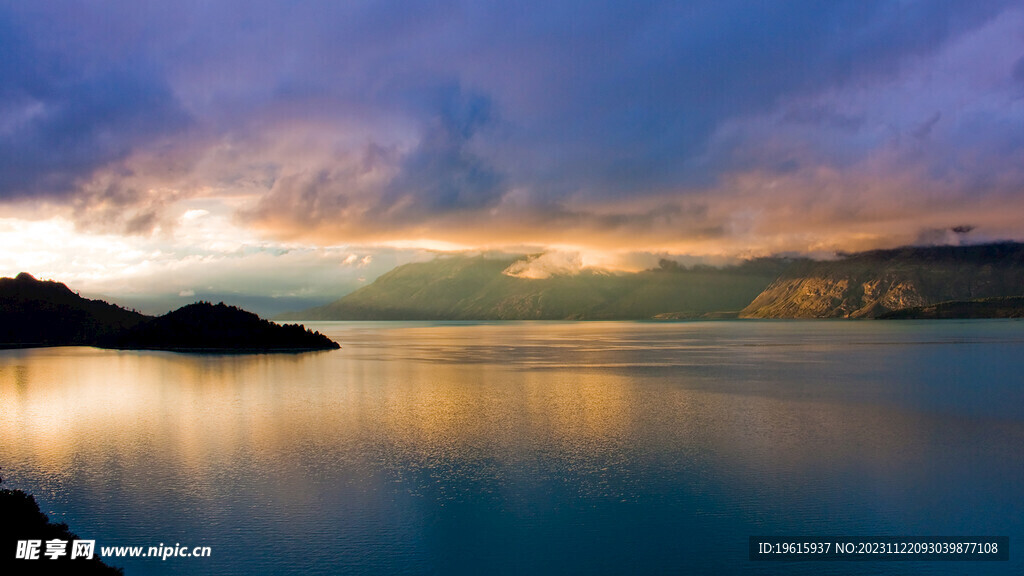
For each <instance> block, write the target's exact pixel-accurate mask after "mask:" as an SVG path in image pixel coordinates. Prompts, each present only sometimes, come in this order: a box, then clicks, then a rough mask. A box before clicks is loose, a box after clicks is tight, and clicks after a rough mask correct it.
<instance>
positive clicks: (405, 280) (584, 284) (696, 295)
mask: <svg viewBox="0 0 1024 576" xmlns="http://www.w3.org/2000/svg"><path fill="white" fill-rule="evenodd" d="M529 260H530V259H529V258H528V257H523V256H507V257H500V258H497V257H483V256H476V257H470V256H461V255H459V256H444V257H439V258H437V259H435V260H433V261H430V262H423V263H415V264H406V265H404V266H399V267H398V268H395V269H394V270H392V271H390V272H388V273H387V274H384V275H383V276H381V277H379V278H378V279H377V280H376V281H375V282H373V283H372V284H370V285H368V286H365V287H363V288H361V289H360V290H357V291H355V292H353V293H351V294H349V295H347V296H345V297H343V298H341V299H339V300H337V301H335V302H333V303H331V304H328V305H326V306H320V307H316V308H310V309H307V310H303V311H298V312H292V313H288V314H283V315H281V316H278V318H281V319H304V320H642V319H667V320H671V319H691V318H729V317H737V316H738V317H740V318H874V317H877V316H880V315H882V314H886V313H889V312H891V311H894V310H902V309H906V308H913V307H921V306H930V305H935V304H938V303H940V302H950V301H954V302H956V301H968V300H976V299H979V298H997V297H1012V296H1019V295H1024V245H1022V244H1018V243H1012V242H1003V243H994V244H983V245H974V246H935V247H906V248H899V249H895V250H875V251H870V252H861V253H855V254H846V255H841V256H840V257H839V258H838V259H836V260H830V261H814V260H807V259H790V258H764V259H759V260H754V261H749V262H746V263H743V264H740V265H737V266H728V267H722V268H714V267H710V266H699V265H698V266H693V267H685V266H682V265H680V264H678V263H676V262H672V261H667V260H665V261H662V262H661V265H660V266H659V267H658V268H655V269H651V270H645V271H642V272H636V273H628V274H627V273H623V274H616V273H610V272H603V271H600V270H595V269H588V268H582V269H580V270H577V271H575V272H573V273H558V272H557V271H556V272H554V273H551V274H550V275H545V276H543V277H538V276H537V275H533V277H530V275H524V274H522V273H521V272H522V271H523V270H524V269H527V268H528V266H526V265H525V264H524V262H529ZM969 308H970V309H971V312H970V314H973V315H978V314H981V315H984V314H986V311H991V313H992V314H996V313H997V312H995V311H996V310H999V312H998V314H1001V315H1005V314H1007V312H1006V307H1005V306H1002V307H994V306H992V305H985V306H973V307H969ZM967 309H968V307H962V306H961V307H953V308H950V310H953V311H954V312H947V313H948V314H953V313H955V311H956V310H964V311H966V310H967ZM965 313H966V312H965Z"/></svg>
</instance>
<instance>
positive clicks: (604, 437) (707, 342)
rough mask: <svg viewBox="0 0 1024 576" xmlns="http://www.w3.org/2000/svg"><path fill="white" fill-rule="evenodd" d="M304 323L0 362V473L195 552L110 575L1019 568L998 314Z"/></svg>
mask: <svg viewBox="0 0 1024 576" xmlns="http://www.w3.org/2000/svg"><path fill="white" fill-rule="evenodd" d="M308 326H310V327H312V328H314V329H317V330H320V331H321V332H324V333H326V334H327V335H329V336H331V337H332V338H334V339H335V340H337V341H338V342H339V343H341V345H342V349H341V350H336V351H330V352H315V353H306V354H297V355H237V356H217V355H185V354H175V353H167V352H124V351H110V350H99V349H93V348H45V349H32V350H7V351H0V466H2V467H3V476H4V478H5V480H6V481H5V483H4V485H5V486H6V487H11V488H22V489H25V490H27V491H30V492H32V493H33V494H35V495H36V497H37V499H38V500H39V501H40V504H41V507H42V508H43V510H44V512H46V513H48V514H49V515H50V517H51V520H54V521H60V522H67V523H68V524H69V525H70V526H71V529H72V530H73V531H75V532H77V533H78V534H79V535H81V536H83V537H85V538H94V539H95V540H96V541H97V547H101V546H145V547H148V546H158V545H160V544H164V545H175V544H181V545H183V546H188V547H192V546H209V547H210V548H211V551H212V555H211V556H210V557H208V558H169V559H167V560H166V561H162V560H160V559H157V558H134V559H114V560H111V561H110V562H111V563H112V564H115V565H119V566H124V567H125V568H126V573H127V574H128V575H129V576H131V575H133V574H239V575H241V574H245V575H251V574H254V573H260V574H277V575H290V574H296V575H297V574H303V575H309V574H576V573H578V574H627V573H634V574H681V573H720V574H721V573H730V572H734V573H735V572H739V573H751V574H793V573H796V574H862V573H874V574H961V573H965V572H969V573H982V574H1011V573H1017V574H1019V573H1022V572H1024V558H1022V553H1024V550H1022V548H1021V543H1022V542H1024V498H1022V495H1024V322H1019V321H962V322H960V321H931V322H917V321H904V322H884V321H722V322H679V323H632V322H578V323H572V322H564V323H563V322H512V323H400V322H351V323H343V322H337V323H328V322H324V323H311V324H308ZM762 535H776V536H785V537H787V538H788V537H793V538H794V539H801V538H808V537H822V536H829V537H832V536H839V535H842V536H862V537H871V536H879V535H893V536H906V535H921V536H937V535H948V536H1009V537H1010V559H1009V561H1002V562H968V563H964V562H881V561H868V562H815V561H811V562H765V561H751V560H750V559H749V558H748V542H749V540H748V539H749V537H750V536H762Z"/></svg>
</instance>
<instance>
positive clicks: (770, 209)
mask: <svg viewBox="0 0 1024 576" xmlns="http://www.w3.org/2000/svg"><path fill="white" fill-rule="evenodd" d="M37 4H38V5H37ZM1012 6H1013V4H1012V3H1009V2H985V3H977V2H967V1H954V2H942V3H934V2H921V3H910V4H908V3H893V2H882V1H865V2H857V3H823V2H815V1H804V2H791V3H750V2H741V1H738V0H727V1H723V2H715V3H706V2H705V3H700V2H647V3H641V4H637V3H633V2H614V1H610V2H557V3H551V2H526V3H519V4H515V5H510V4H506V3H493V2H460V1H445V2H419V1H412V2H402V3H401V4H400V5H396V4H393V3H389V2H383V3H337V2H309V3H303V4H301V5H294V4H293V3H283V2H272V1H268V0H256V1H255V2H246V3H242V2H240V1H237V2H236V1H233V0H230V1H225V2H217V3H213V4H210V3H194V2H181V3H175V4H172V5H154V4H149V3H147V4H142V5H139V4H137V3H133V4H131V5H129V4H128V3H127V2H123V1H111V2H104V3H88V4H81V3H75V2H67V3H65V2H55V3H42V4H39V3H36V4H31V3H29V4H26V3H8V4H4V5H2V6H0V48H3V50H4V54H5V58H4V59H3V62H0V174H3V177H2V178H0V202H3V203H4V204H5V206H8V207H10V206H14V203H16V202H17V203H22V204H25V203H31V204H34V205H35V206H36V210H37V211H41V212H44V213H55V214H61V215H63V216H65V217H67V218H69V219H72V220H73V221H74V222H75V223H76V226H77V230H79V231H81V232H89V233H94V234H103V233H109V234H118V235H136V236H141V237H145V236H147V235H159V234H170V233H171V232H170V231H172V230H174V229H176V228H181V227H186V228H188V227H189V226H191V224H190V223H189V222H190V219H188V218H186V219H181V218H180V216H181V215H182V214H183V213H184V209H183V206H185V205H186V204H188V205H192V204H194V203H195V202H198V201H202V200H210V201H211V202H215V203H218V205H219V206H221V207H227V209H229V210H230V211H231V213H232V215H233V216H232V217H233V220H232V222H233V223H234V224H236V225H238V226H242V227H246V228H247V229H249V230H250V231H251V232H252V234H254V235H256V236H258V237H259V238H261V239H266V240H273V241H274V242H292V243H317V244H322V245H341V244H352V243H359V244H363V245H374V244H376V245H390V246H394V245H398V244H403V243H404V245H410V246H411V245H417V246H426V245H428V244H429V245H432V246H438V245H451V246H453V247H481V248H488V247H507V246H532V247H539V248H546V247H550V246H555V247H562V248H564V249H565V250H566V251H569V252H571V251H573V250H581V249H594V250H605V251H618V252H630V251H634V252H636V251H647V252H651V253H656V252H665V251H671V252H675V253H679V252H682V251H691V250H692V251H697V252H701V253H705V254H724V253H726V252H729V253H733V254H744V253H752V252H764V251H768V250H787V251H790V250H795V251H815V250H821V249H823V248H824V247H831V246H837V247H841V248H844V249H852V248H853V247H854V246H867V247H871V246H873V245H889V244H892V243H896V242H901V241H913V240H914V239H915V238H917V236H918V234H919V233H923V232H922V231H926V230H928V229H938V230H945V229H948V228H949V227H950V226H955V225H958V224H960V223H961V222H962V221H964V220H962V219H966V220H967V221H970V222H972V223H974V224H975V225H976V226H977V227H978V230H977V234H976V235H977V236H979V237H981V236H986V235H992V236H1000V235H1002V236H1006V237H1022V236H1024V230H1022V229H1021V227H1020V225H1019V224H1015V223H1012V222H1010V221H1008V220H1007V218H1006V217H1005V214H1006V212H1007V207H1015V206H1017V205H1018V204H1019V203H1020V202H1019V201H1018V200H1017V197H1018V196H1019V191H1020V190H1021V188H1022V186H1024V169H1021V168H1020V166H1024V136H1022V134H1024V111H1022V109H1021V108H1020V102H1021V95H1022V92H1021V77H1022V72H1021V70H1022V69H1024V68H1022V66H1024V65H1022V64H1021V62H1022V57H1021V55H1022V54H1024V39H1022V37H1021V36H1020V35H1019V33H1018V32H1017V31H1018V30H1019V29H1020V26H1021V25H1024V16H1022V12H1021V11H1020V10H1019V9H1018V8H1012ZM190 203H192V204H190ZM42 206H45V209H43V208H40V207H42ZM26 210H28V209H26ZM958 214H960V215H959V216H958ZM195 219H196V220H204V219H205V217H202V218H199V217H197V218H195ZM846 244H849V245H848V246H847V245H846ZM374 264H376V262H374Z"/></svg>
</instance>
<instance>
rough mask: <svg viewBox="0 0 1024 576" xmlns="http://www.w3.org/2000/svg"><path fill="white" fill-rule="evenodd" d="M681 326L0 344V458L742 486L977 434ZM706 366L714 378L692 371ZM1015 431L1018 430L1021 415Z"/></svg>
mask: <svg viewBox="0 0 1024 576" xmlns="http://www.w3.org/2000/svg"><path fill="white" fill-rule="evenodd" d="M670 329H671V330H679V331H681V333H682V336H679V337H678V338H677V339H676V341H674V342H675V344H672V342H673V340H671V339H669V340H668V342H669V343H668V344H666V340H665V339H664V338H661V336H659V334H663V333H666V332H667V333H669V334H670V335H671V334H672V333H671V332H670ZM685 330H686V328H685V327H682V328H679V327H675V328H672V327H670V328H668V329H667V328H665V327H663V326H660V325H659V326H640V327H637V326H636V325H629V324H625V325H619V324H602V323H591V324H579V325H577V324H565V325H558V324H555V325H541V326H538V325H529V324H510V325H483V326H454V327H453V326H433V327H410V328H401V327H383V328H381V327H369V328H367V327H361V328H356V329H350V328H346V329H345V330H344V331H342V330H341V329H339V331H338V333H337V334H334V336H335V337H337V338H339V339H340V340H342V342H343V343H344V344H345V347H344V348H343V349H342V350H339V351H333V352H323V353H312V354H300V355H238V356H213V355H209V356H204V355H181V354H173V353H163V352H118V351H109V350H98V349H91V348H53V349H38V350H22V351H7V352H3V353H0V414H2V417H0V436H2V438H3V444H4V447H3V449H2V452H0V455H2V456H4V457H5V458H7V459H8V462H3V464H4V465H5V466H8V467H9V466H11V465H12V464H16V463H18V462H21V463H29V462H30V463H31V465H32V467H34V468H36V469H38V470H40V472H41V473H43V474H46V475H49V476H53V477H59V476H61V475H64V474H68V473H70V472H69V471H72V470H76V469H81V468H82V467H95V468H98V469H101V468H103V467H104V466H109V465H112V464H111V463H116V464H118V465H120V466H126V467H128V468H132V467H145V466H147V465H148V464H156V463H160V465H161V466H164V467H168V468H177V469H180V470H182V471H184V473H187V474H189V475H192V476H196V477H202V478H204V479H205V480H204V481H205V482H207V483H211V484H213V483H215V482H216V481H217V480H216V478H218V476H216V474H217V471H216V467H217V466H219V465H220V463H224V464H225V465H226V466H231V465H232V463H237V462H239V461H249V462H252V461H255V462H257V463H267V464H268V465H273V463H275V462H281V461H285V462H288V463H289V464H290V465H292V466H294V467H296V468H297V469H300V470H304V471H305V472H306V473H308V474H313V475H315V474H326V475H329V474H331V473H332V470H334V469H335V468H337V467H339V466H341V464H339V463H340V462H344V464H345V466H349V467H351V468H352V469H355V470H363V471H364V472H365V473H366V474H373V473H380V472H381V471H382V470H384V471H387V470H391V471H392V473H394V474H397V475H399V476H400V475H401V474H402V472H401V471H399V472H395V470H398V469H402V468H403V467H405V468H409V467H410V466H413V467H415V466H419V467H424V468H429V467H439V466H440V467H443V466H448V465H452V463H455V462H463V463H465V462H470V463H476V464H479V465H480V466H493V465H497V466H498V467H499V468H501V470H500V471H498V472H494V471H493V470H492V471H491V472H490V473H494V474H498V475H499V476H500V475H504V476H506V477H512V476H514V475H515V474H516V470H515V469H516V467H518V466H534V467H537V466H541V465H540V464H537V460H538V459H539V458H552V459H556V460H560V461H563V462H566V463H567V466H570V467H573V466H575V467H577V469H578V470H577V471H582V472H581V473H582V474H584V475H586V474H592V475H596V476H598V477H600V476H602V474H604V472H606V471H607V469H608V468H609V467H614V466H618V467H620V468H621V470H620V471H619V472H620V473H621V474H620V480H621V479H623V478H626V479H627V480H628V469H629V468H630V467H643V466H655V467H656V468H657V467H658V466H661V467H663V468H665V469H671V470H675V473H680V472H679V470H680V469H679V467H680V466H682V470H684V471H685V470H690V471H691V472H692V473H693V474H694V475H698V476H699V475H700V474H706V473H707V471H706V468H707V467H708V466H717V467H723V468H727V469H732V470H734V471H735V477H736V482H738V483H741V484H742V483H744V482H750V481H751V480H750V479H756V482H760V483H762V484H763V485H765V486H768V487H774V488H775V489H778V490H782V491H784V490H787V489H788V488H787V483H792V481H793V478H794V477H804V476H806V477H808V478H811V477H814V478H819V479H820V477H822V476H825V477H828V476H830V475H834V474H838V473H840V472H841V471H842V470H843V469H844V467H845V465H846V464H845V463H855V464H856V465H857V466H858V467H859V469H860V471H861V473H866V474H868V475H869V476H873V477H878V478H883V477H884V478H890V477H892V476H893V474H898V475H903V476H906V477H907V478H912V477H917V476H919V475H921V474H924V472H922V471H921V469H920V468H917V469H915V468H914V467H913V465H914V464H915V463H921V462H924V461H925V459H926V458H927V457H929V455H930V454H931V452H926V453H921V452H920V451H919V448H920V447H921V446H932V445H933V444H934V437H935V435H936V434H939V435H942V434H953V433H965V434H973V433H975V431H973V430H972V429H970V426H971V424H970V422H969V421H964V422H961V421H958V420H956V419H950V418H944V419H943V420H942V421H943V425H942V427H941V428H936V423H935V421H933V420H931V419H930V418H929V417H928V416H927V415H921V414H916V415H915V414H914V413H908V412H906V411H904V410H902V409H899V408H894V407H891V406H886V405H884V404H872V403H858V402H853V403H851V402H846V401H831V400H830V399H828V398H824V399H822V398H819V397H813V396H811V397H801V392H800V391H801V390H802V389H803V387H804V386H805V385H807V383H804V382H796V383H791V382H775V383H773V385H775V386H776V388H778V389H783V388H784V389H787V390H790V392H789V393H788V395H783V396H779V395H778V394H774V393H765V392H764V387H763V386H762V387H761V388H758V387H757V386H755V385H754V383H752V382H753V380H752V381H751V382H730V381H729V378H734V379H735V378H738V377H739V376H742V375H743V374H748V375H751V374H752V375H754V376H756V374H757V373H756V372H734V371H735V370H737V369H738V368H736V367H743V366H745V365H748V364H751V365H756V364H757V363H759V362H764V361H765V360H764V359H765V357H766V351H765V349H763V348H762V347H760V346H756V345H755V346H746V347H743V346H740V347H732V348H730V349H729V350H727V351H726V352H724V353H723V352H722V351H718V352H715V351H714V350H711V349H709V348H707V346H708V345H707V343H706V342H704V341H702V340H701V339H699V338H692V337H691V335H687V334H686V332H685ZM652 333H653V334H654V337H656V338H655V339H654V340H652V339H651V338H652V336H651V334H652ZM652 350H653V352H652ZM770 353H771V354H775V353H776V352H770ZM716 354H717V356H716ZM799 354H803V355H804V357H805V358H806V360H807V362H806V364H807V365H813V364H814V361H816V360H817V361H820V360H821V358H819V357H816V356H815V355H814V354H813V353H808V352H807V350H806V349H796V350H790V351H783V353H779V356H780V357H784V358H783V360H780V362H781V361H785V360H786V358H788V357H790V356H792V355H799ZM723 359H724V360H723ZM701 361H703V362H705V363H706V364H708V365H709V366H711V367H712V368H714V369H715V370H718V371H719V373H718V374H717V375H715V376H714V377H713V378H709V377H707V376H705V375H704V373H703V372H700V371H693V370H689V369H688V368H687V366H689V365H691V364H700V362H701ZM716 362H723V363H727V364H726V365H724V366H715V365H714V364H715V363H716ZM723 373H724V374H725V375H726V376H727V378H722V376H721V374H723ZM737 375H739V376H737ZM796 377H797V378H800V376H796ZM1007 430H1009V432H1008V433H1009V434H1011V435H1017V436H1018V437H1019V436H1020V435H1021V432H1020V426H1019V423H1017V424H1011V425H1009V427H1008V429H1007ZM826 455H827V457H826ZM487 462H491V463H492V464H486V463H487ZM495 462H496V464H493V463H495ZM680 462H683V464H680ZM825 462H827V463H828V465H827V466H826V465H825V464H824V463H825ZM212 463H217V466H215V465H214V464H212ZM410 463H412V464H410ZM476 464H474V465H476ZM332 467H334V468H332ZM360 467H361V468H360ZM683 473H685V472H683ZM306 480H308V478H305V477H303V476H302V475H301V474H300V475H298V476H297V479H296V481H306ZM590 480H593V478H590ZM588 481H589V480H588ZM598 481H603V480H601V479H600V478H598ZM581 482H582V480H581ZM627 484H628V483H627ZM581 489H582V488H581ZM588 489H594V487H593V486H591V487H589V488H588ZM607 489H608V490H612V489H611V488H607ZM628 490H629V487H628V485H624V486H620V487H619V488H618V491H619V492H620V493H621V492H624V491H628ZM626 496H628V494H627V495H626ZM289 497H296V496H294V495H291V496H289Z"/></svg>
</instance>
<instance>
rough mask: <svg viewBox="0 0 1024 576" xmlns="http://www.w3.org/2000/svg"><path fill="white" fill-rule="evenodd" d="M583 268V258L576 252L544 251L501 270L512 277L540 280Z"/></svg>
mask: <svg viewBox="0 0 1024 576" xmlns="http://www.w3.org/2000/svg"><path fill="white" fill-rule="evenodd" d="M582 269H583V258H582V256H581V255H580V254H579V253H578V252H572V253H566V252H545V253H544V254H540V255H537V256H530V257H528V258H525V259H523V260H518V261H516V262H513V263H512V265H511V266H509V267H508V268H506V269H505V271H504V272H503V273H504V274H505V275H507V276H512V277H514V278H528V279H531V280H540V279H543V278H550V277H551V276H555V275H572V274H578V273H579V272H580V270H582Z"/></svg>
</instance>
